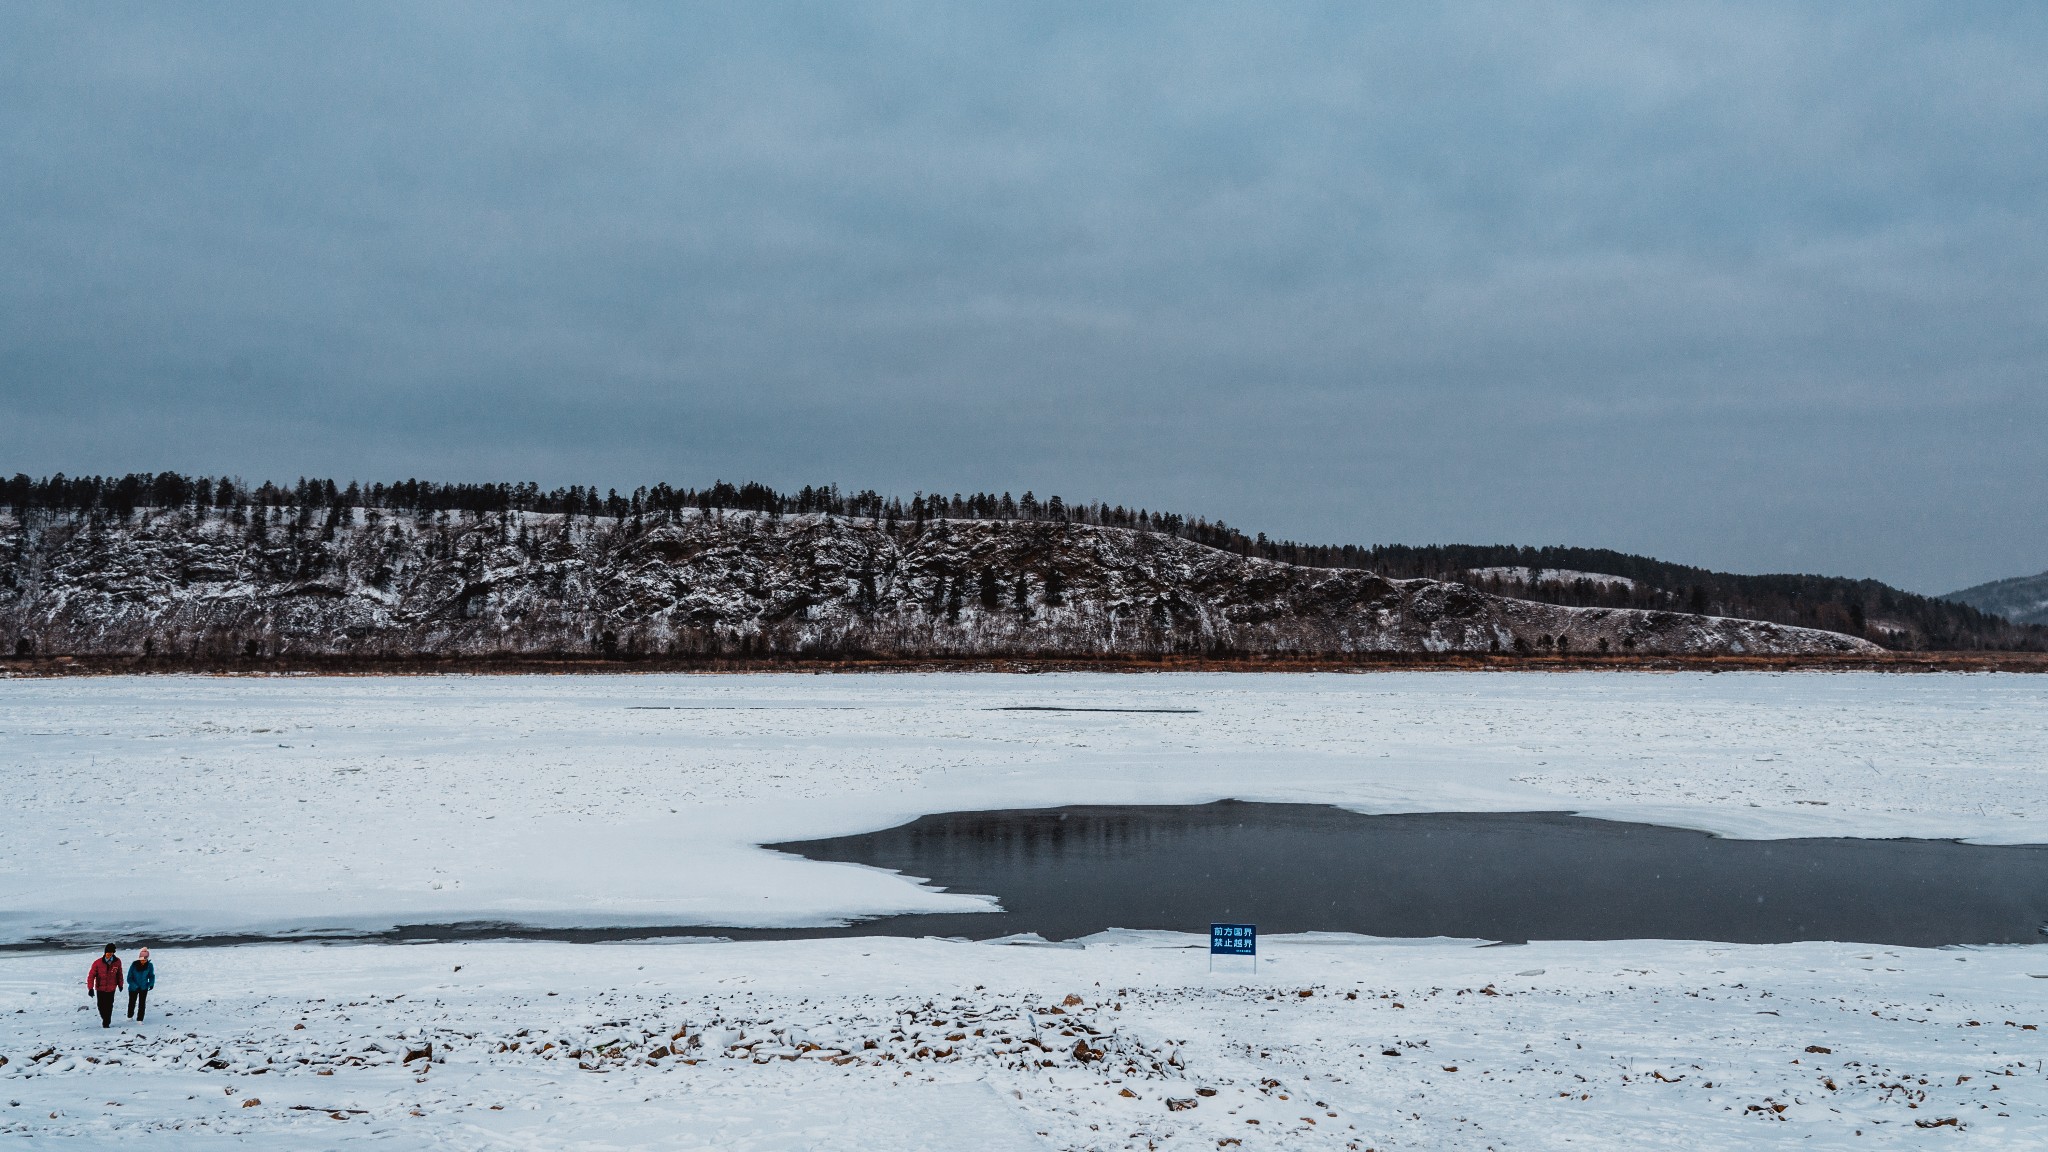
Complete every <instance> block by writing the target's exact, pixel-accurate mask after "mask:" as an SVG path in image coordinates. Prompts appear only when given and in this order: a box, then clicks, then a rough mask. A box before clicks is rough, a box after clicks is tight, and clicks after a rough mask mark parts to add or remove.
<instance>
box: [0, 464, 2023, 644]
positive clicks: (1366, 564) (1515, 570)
mask: <svg viewBox="0 0 2048 1152" xmlns="http://www.w3.org/2000/svg"><path fill="white" fill-rule="evenodd" d="M0 507H7V508H11V509H13V510H14V511H15V512H16V513H17V515H20V516H24V517H33V516H34V515H35V514H37V513H39V512H41V513H65V514H70V515H75V516H81V517H84V518H86V519H87V520H88V521H91V522H100V521H125V520H127V519H128V518H130V517H132V516H133V515H134V514H135V513H136V512H137V511H138V510H145V509H154V510H170V509H181V508H182V509H204V510H219V511H220V512H221V514H222V515H224V516H227V517H230V518H232V519H235V520H236V521H238V522H241V523H247V522H248V518H249V515H250V512H251V510H259V509H260V510H262V511H263V513H264V515H263V516H262V517H260V518H259V519H261V520H262V521H263V522H265V523H267V522H270V521H273V520H277V519H278V518H279V517H280V516H282V517H284V518H286V519H287V520H288V521H289V523H290V524H291V526H292V527H294V528H295V529H297V530H300V531H304V530H306V529H308V528H313V529H315V530H318V528H320V527H323V526H324V527H327V528H329V529H330V530H331V527H332V526H333V525H334V524H336V523H338V522H339V521H340V518H341V515H342V511H343V510H344V509H364V510H379V511H393V512H405V513H411V514H427V515H442V514H448V513H455V514H461V515H466V516H470V517H483V516H493V515H502V514H506V513H514V512H521V513H542V514H549V515H555V516H563V517H568V518H572V519H573V518H578V517H580V518H585V519H599V518H602V519H606V520H610V521H612V522H615V523H617V524H620V525H644V524H645V523H646V522H647V521H648V519H649V518H650V517H652V518H656V519H660V518H673V517H674V516H675V515H676V514H679V513H683V512H690V511H695V512H697V513H700V514H708V513H712V512H741V513H754V514H759V515H763V516H766V517H770V518H780V517H784V516H792V515H795V516H802V515H826V516H834V517H846V518H858V519H865V520H868V521H872V522H873V523H874V524H875V525H876V526H877V527H878V528H880V529H882V530H883V531H885V532H888V533H894V532H896V531H898V529H899V528H904V529H908V530H910V531H917V532H921V531H922V530H923V528H924V527H925V526H926V525H927V524H928V523H929V522H932V521H939V520H945V521H1012V522H1025V523H1040V524H1073V525H1090V526H1095V527H1104V528H1118V529H1128V530H1132V531H1136V532H1141V533H1148V534H1154V535H1158V536H1165V537H1170V538H1173V539H1178V540H1184V541H1188V542H1190V543H1194V544H1200V545H1204V546H1206V547H1210V548H1215V549H1220V550H1223V551H1226V552H1230V553H1234V554H1236V555H1238V556H1239V557H1243V558H1258V559H1263V560H1270V561H1275V562H1278V563H1284V564H1291V565H1298V566H1303V567H1309V568H1328V569H1353V570H1363V571H1369V572H1373V573H1375V574H1378V575H1380V576H1383V577H1387V578H1390V579H1397V580H1399V579H1430V580H1442V581H1457V582H1462V583H1466V584H1469V585H1471V586H1473V587H1474V588H1476V589H1479V590H1482V591H1485V592H1489V593H1493V594H1497V595H1502V596H1507V597H1511V598H1515V599H1521V600H1530V601H1537V602H1543V603H1550V604H1557V605H1566V606H1576V607H1595V608H1612V609H1624V608H1625V609H1639V610H1646V611H1662V612H1684V613H1694V614H1703V615H1716V616H1730V617H1738V618H1743V619H1752V620H1762V621H1769V622H1773V623H1778V624H1784V625H1790V626H1794V627H1803V628H1818V629H1824V630H1827V631H1834V632H1841V633H1845V634H1848V635H1853V636H1858V637H1862V638H1865V639H1868V640H1871V641H1873V642H1876V643H1878V644H1881V645H1883V646H1885V647H1890V648H1895V649H1920V650H1973V649H1975V650H2012V651H2048V627H2043V626H2039V625H2019V624H2014V623H2012V622H2010V621H2008V620H2005V619H2004V618H2002V617H1998V616H1993V615H1990V614H1987V613H1984V612H1981V611H1978V610H1977V609H1975V608H1972V607H1970V606H1968V605H1965V604H1960V603H1954V602H1951V601H1947V600H1942V599H1938V598H1934V597H1928V596H1921V595H1918V594H1915V593H1911V592H1905V591H1902V590H1900V589H1897V588H1893V587H1890V586H1889V585H1886V584H1884V583H1882V582H1879V581H1876V580H1857V579H1849V578H1843V577H1833V576H1817V575H1798V574H1773V575H1738V574H1733V573H1725V572H1715V571H1712V570H1709V569H1705V568H1697V567H1691V566H1687V565H1680V564H1672V563H1668V562H1666V561H1662V560H1657V559H1655V558H1652V557H1647V556H1635V555H1629V554H1625V553H1621V552H1615V551H1611V550H1607V549H1599V548H1578V547H1561V546H1551V547H1527V546H1515V545H1464V544H1453V545H1428V546H1411V545H1375V546H1356V545H1317V544H1302V543H1297V542H1294V541H1287V540H1272V539H1269V538H1268V537H1267V536H1266V535H1265V534H1264V533H1258V534H1247V533H1245V532H1243V531H1240V530H1238V529H1237V528H1234V527H1232V526H1230V525H1228V524H1226V523H1224V522H1223V521H1220V520H1210V519H1206V518H1203V517H1199V516H1188V515H1184V514H1180V513H1173V512H1166V511H1161V510H1156V509H1146V508H1130V507H1126V506H1123V505H1117V504H1110V503H1107V502H1101V501H1097V502H1085V501H1067V500H1065V499H1063V498H1061V497H1059V496H1049V497H1045V498H1042V499H1041V498H1039V497H1038V496H1036V495H1035V494H1034V493H1032V492H1026V493H1024V494H1023V495H1022V496H1012V495H1011V494H1010V493H1007V492H1005V493H1001V494H997V493H988V492H978V493H973V494H961V493H953V494H951V495H941V494H936V493H934V494H926V493H924V492H917V493H914V494H913V495H912V496H911V497H910V498H909V499H907V500H906V499H903V498H902V497H899V496H885V495H882V494H880V493H877V492H875V491H872V490H864V491H860V492H853V493H847V492H843V491H841V490H840V489H839V488H838V487H836V486H834V485H829V484H828V485H816V486H812V485H806V486H804V487H803V488H801V489H799V490H797V491H795V492H783V491H778V490H776V489H773V488H770V487H768V486H766V485H762V484H756V483H747V484H740V485H734V484H729V483H726V482H723V481H720V482H718V483H715V484H712V485H710V486H708V487H705V488H689V487H681V488H678V487H674V486H671V485H668V484H657V485H653V486H651V487H641V488H637V489H635V490H633V491H632V492H630V493H620V492H618V491H617V490H615V489H607V490H603V491H600V490H599V489H598V488H597V487H596V486H583V485H570V486H564V487H556V488H552V489H543V488H541V487H540V486H539V485H536V484H531V483H502V484H489V483H486V484H442V483H435V482H432V481H422V480H413V479H409V480H403V481H399V482H396V483H371V484H362V483H358V482H349V483H347V484H337V483H336V482H335V481H332V480H324V479H304V478H301V479H299V480H298V481H296V482H295V483H291V484H280V483H275V482H271V481H264V482H262V483H257V484H250V483H246V482H244V481H242V480H240V479H239V478H235V477H203V476H199V477H195V476H185V475H182V474H178V473H171V472H161V473H132V474H129V475H125V476H107V477H101V476H79V477H67V476H64V475H61V474H59V475H54V476H50V477H45V478H40V479H38V478H32V477H29V476H26V475H16V476H14V477H13V478H12V479H8V480H4V481H0ZM258 531H259V532H261V531H263V529H262V528H259V529H258ZM1475 570H1494V571H1490V572H1479V573H1477V574H1475ZM1587 575H1606V576H1615V577H1622V578H1624V579H1623V580H1621V581H1608V580H1598V579H1589V578H1587Z"/></svg>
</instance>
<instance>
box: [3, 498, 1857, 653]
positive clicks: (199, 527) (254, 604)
mask: <svg viewBox="0 0 2048 1152" xmlns="http://www.w3.org/2000/svg"><path fill="white" fill-rule="evenodd" d="M237 515H238V516H239V515H240V514H237ZM322 515H323V514H317V513H314V512H312V511H310V510H309V511H308V512H307V513H306V514H304V515H294V514H293V510H291V509H273V510H271V511H270V513H269V514H268V515H265V513H264V512H263V511H262V510H260V509H251V510H250V511H249V512H248V513H247V515H246V522H244V523H237V522H235V520H234V519H231V518H230V515H229V514H228V513H226V512H222V511H214V512H210V513H208V514H204V515H201V514H196V513H194V512H193V511H191V510H189V509H180V510H173V511H157V512H151V511H149V510H146V509H145V510H141V511H138V512H137V513H135V514H134V515H133V516H131V517H128V518H126V519H124V520H108V519H100V518H89V517H86V516H83V515H75V516H74V515H65V514H54V515H46V514H36V515H33V516H31V517H29V518H28V519H27V520H26V521H24V520H23V519H21V518H18V517H17V516H16V515H14V514H12V513H6V512H0V644H5V645H7V646H8V650H11V651H14V652H16V653H17V654H22V655H27V654H36V655H43V656H59V655H76V656H104V655H151V656H157V657H162V658H181V657H184V658H205V659H219V658H251V657H254V658H278V657H283V658H291V657H364V658H385V657H404V656H419V655H430V656H450V657H478V656H541V655H575V656H589V655H604V656H619V657H633V656H689V655H698V654H722V655H769V654H782V655H811V656H837V655H858V654H873V655H878V656H885V657H961V656H1065V657H1091V656H1117V655H1133V656H1156V655H1173V654H1199V655H1234V654H1273V655H1280V654H1285V655H1328V656H1341V655H1350V654H1371V653H1394V652H1462V653H1486V652H1572V653H1585V654H1594V653H1613V654H1625V653H1635V654H1751V655H1784V654H1866V653H1877V652H1879V651H1880V649H1878V648H1877V647H1876V646H1875V645H1872V644H1870V643H1868V642H1866V641H1863V640H1859V639H1856V638H1853V637H1849V636H1845V635H1840V634H1837V633H1832V632H1821V631H1817V630H1813V629H1803V628H1793V627H1787V626H1784V625H1778V624H1771V623H1764V622H1759V621H1750V620H1735V619H1727V618H1721V617H1708V616H1693V615H1687V614H1684V613H1676V612H1645V611H1638V610H1629V609H1603V608H1569V607H1561V606H1557V605H1550V604H1543V603H1537V602H1533V601H1527V600H1517V599H1512V598H1508V597H1502V596H1496V595H1489V594H1487V593H1484V592H1480V591H1478V590H1476V589H1474V588H1471V587H1469V586H1467V585H1464V584H1458V583H1449V582H1443V581H1433V580H1387V579H1383V578H1381V577H1379V576H1376V575H1374V574H1372V573H1369V572H1363V571H1358V570H1353V569H1324V568H1307V567H1300V566H1296V565H1289V564H1282V563H1277V562H1273V561H1267V560H1261V559H1252V558H1246V557H1242V556H1239V555H1237V554H1235V553H1232V552H1226V551H1221V550H1218V549H1215V548H1210V547H1206V546H1203V545H1199V544H1194V543H1190V542H1188V541H1186V540H1182V539H1178V538H1176V537H1172V536H1166V535H1161V534H1158V533H1153V532H1141V531H1134V530H1130V529H1122V528H1100V527H1093V526H1087V525H1078V524H1064V523H1052V522H1044V521H1035V522H1033V521H1002V520H934V521H930V522H928V523H926V524H924V525H922V526H913V525H911V524H909V523H904V524H901V525H898V526H896V527H895V528H894V530H891V529H889V528H888V527H886V526H884V525H883V524H881V523H878V522H876V521H873V520H868V519H848V518H843V517H826V516H819V515H804V516H784V517H770V516H767V515H763V514H750V513H726V514H722V515H721V514H715V513H714V514H712V515H710V516H702V515H697V514H694V513H685V514H680V515H677V516H674V517H669V516H665V515H664V516H648V517H645V518H639V517H633V518H627V519H624V520H616V519H612V518H609V517H584V516H573V517H564V516H561V515H556V514H542V513H508V514H504V515H497V514H492V515H486V516H481V517H471V516H465V515H463V514H459V513H450V514H439V515H436V514H419V515H414V514H411V513H392V512H385V513H381V514H375V513H370V512H366V511H365V510H363V509H355V510H353V512H352V513H351V514H349V515H347V516H346V517H345V518H342V519H340V521H339V522H338V523H333V524H328V523H326V522H324V520H323V518H322Z"/></svg>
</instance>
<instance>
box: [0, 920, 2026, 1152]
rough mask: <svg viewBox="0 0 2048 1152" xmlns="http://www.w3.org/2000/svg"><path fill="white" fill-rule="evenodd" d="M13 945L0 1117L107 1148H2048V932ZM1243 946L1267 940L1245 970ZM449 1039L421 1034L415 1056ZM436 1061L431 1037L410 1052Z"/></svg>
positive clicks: (5, 997)
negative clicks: (125, 948) (1791, 938)
mask: <svg viewBox="0 0 2048 1152" xmlns="http://www.w3.org/2000/svg"><path fill="white" fill-rule="evenodd" d="M1201 943H1202V941H1201V939H1200V938H1199V937H1190V936H1176V935H1165V934H1159V935H1134V934H1111V935H1109V936H1105V937H1099V938H1095V939H1092V940H1090V941H1088V942H1086V943H1085V946H1080V947H1075V946H1067V947H1046V946H1017V945H1000V944H970V943H960V942H946V941H939V940H900V939H859V940H815V941H793V942H784V943H772V944H731V943H726V944H672V945H572V944H547V943H524V944H513V943H478V944H448V945H425V946H416V947H396V946H317V945H264V946H255V947H247V948H231V949H164V950H160V951H159V952H158V953H157V956H156V959H157V966H158V968H159V971H160V984H159V989H158V992H157V997H158V999H157V1005H156V1007H155V1012H154V1014H153V1015H152V1018H151V1019H150V1020H149V1022H148V1023H147V1024H145V1025H141V1026H134V1025H127V1026H124V1027H119V1028H117V1029H116V1030H114V1031H110V1032H103V1031H102V1030H101V1029H100V1028H99V1026H98V1021H97V1019H96V1018H93V1017H92V1015H91V1013H90V1012H89V1011H87V1010H86V1006H85V1004H84V1000H83V996H82V993H81V992H80V988H81V987H82V983H83V973H84V970H85V965H86V962H87V960H88V959H89V958H90V957H89V955H87V954H83V953H81V954H76V955H57V954H14V955H6V956H0V1009H4V1011H0V1055H4V1056H6V1057H8V1063H7V1065H6V1066H5V1067H4V1068H0V1105H4V1106H5V1107H4V1108H0V1132H4V1133H8V1134H13V1135H28V1134H36V1135H50V1136H56V1135H69V1136H74V1137H79V1138H82V1139H83V1140H84V1141H85V1142H87V1143H90V1145H91V1146H94V1147H105V1146H116V1147H118V1146H127V1145H135V1146H141V1145H144V1144H147V1146H149V1147H162V1148H182V1147H195V1148H208V1147H216V1146H248V1147H269V1148H276V1147H293V1148H326V1147H338V1146H347V1145H352V1144H355V1143H358V1142H363V1143H367V1142H372V1141H375V1142H379V1143H388V1144H390V1145H392V1146H397V1147H417V1148H463V1149H514V1148H550V1149H555V1148H585V1149H603V1148H621V1147H661V1148H698V1147H703V1148H713V1147H715V1148H721V1149H771V1148H772V1149H833V1148H847V1149H852V1148H874V1147H887V1148H901V1149H917V1148H933V1149H956V1148H965V1147H973V1148H983V1149H1011V1148H1016V1149H1027V1148H1047V1147H1052V1148H1118V1149H1123V1148H1131V1149H1148V1148H1188V1149H1193V1148H1209V1149H1214V1148H1218V1147H1225V1148H1245V1149H1254V1148H1262V1147H1283V1146H1284V1147H1301V1148H1332V1149H1353V1148H1379V1149H1392V1148H1436V1149H1443V1148H1472V1149H1480V1148H1497V1149H1510V1148H1566V1147H1580V1148H1583V1147H1588V1146H1591V1147H1606V1148H1652V1147H1657V1148H1677V1147H1692V1148H1732V1147H1745V1148H1752V1147H1795V1146H1796V1147H1800V1148H1815V1147H1824V1148H1825V1147H1843V1148H1850V1147H1854V1148H1867V1147H1889V1146H1912V1147H1923V1146H1925V1144H1926V1141H1927V1140H1929V1139H1930V1138H1944V1137H1946V1138H1953V1137H1955V1136H1956V1135H1958V1134H1959V1135H1960V1136H1961V1137H1962V1138H1963V1139H1965V1140H1966V1141H1967V1142H1968V1146H1970V1147H1984V1148H1998V1147H2010V1148H2035V1147H2040V1146H2041V1145H2042V1143H2043V1142H2044V1141H2048V1078H2044V1075H2043V1070H2042V1061H2043V1060H2044V1058H2048V1034H2044V1033H2043V1032H2042V1031H2041V1030H2040V1026H2041V1025H2043V1024H2048V1006H2044V1003H2043V1001H2044V999H2048V979H2034V978H2030V974H2034V973H2048V948H1995V949H1978V950H1934V951H1929V950H1913V949H1896V948H1891V949H1887V948H1867V947H1857V946H1853V945H1839V944H1802V945H1774V946H1762V947H1758V946H1728V945H1708V944H1690V943H1660V942H1619V943H1609V944H1573V943H1554V944H1533V945H1528V946H1523V947H1506V948H1502V947H1492V948H1487V947H1477V946H1475V944H1474V942H1469V941H1408V942H1399V941H1375V940H1369V939H1364V938H1359V937H1316V936H1309V937H1292V938H1284V939H1277V940H1269V941H1267V942H1266V953H1267V955H1266V956H1265V958H1264V959H1263V961H1262V965H1261V968H1260V971H1259V973H1258V974H1257V975H1256V976H1253V975H1249V974H1247V973H1245V972H1243V971H1238V972H1231V973H1223V972H1219V973H1216V974H1213V975H1212V974H1210V973H1209V972H1208V971H1207V958H1206V955H1205V953H1204V952H1203V951H1202V949H1201V948H1200V946H1199V945H1200V944H1201ZM1239 963H1240V964H1241V963H1242V962H1239ZM429 1048H431V1052H432V1054H431V1057H428V1056H426V1055H424V1053H425V1052H426V1051H427V1050H428V1049H429ZM409 1055H411V1056H412V1058H410V1059H408V1056H409Z"/></svg>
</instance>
